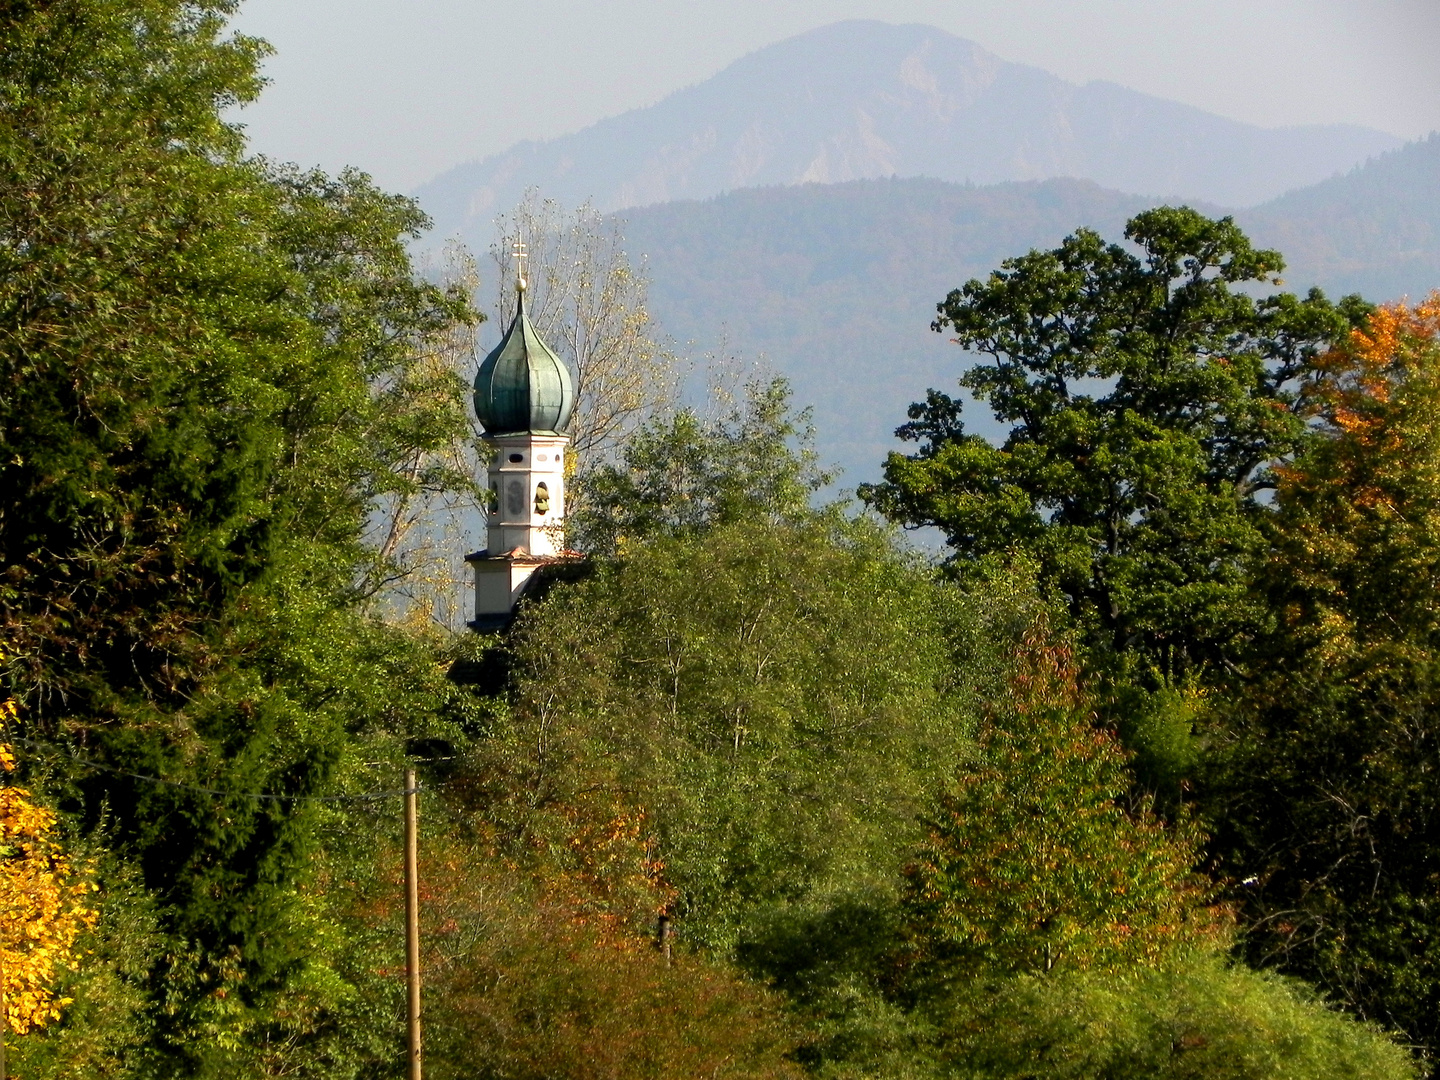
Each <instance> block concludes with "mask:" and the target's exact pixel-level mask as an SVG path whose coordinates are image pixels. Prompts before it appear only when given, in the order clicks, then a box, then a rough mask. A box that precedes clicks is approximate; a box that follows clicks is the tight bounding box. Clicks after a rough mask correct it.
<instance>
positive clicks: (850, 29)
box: [417, 21, 1399, 237]
mask: <svg viewBox="0 0 1440 1080" xmlns="http://www.w3.org/2000/svg"><path fill="white" fill-rule="evenodd" d="M1398 144H1399V142H1398V140H1397V139H1395V138H1393V137H1392V136H1389V135H1386V134H1384V133H1382V132H1378V131H1374V130H1370V129H1367V128H1360V127H1353V126H1343V125H1331V126H1320V127H1296V128H1281V129H1276V130H1267V129H1263V128H1259V127H1255V126H1252V125H1249V124H1243V123H1239V122H1237V121H1234V120H1228V119H1225V118H1223V117H1219V116H1215V115H1213V114H1210V113H1206V112H1204V111H1203V110H1200V109H1196V108H1192V107H1190V106H1187V105H1181V104H1178V103H1176V102H1173V101H1166V100H1163V99H1160V98H1156V97H1151V96H1149V95H1146V94H1141V93H1137V92H1136V91H1133V90H1127V89H1125V88H1123V87H1121V86H1116V85H1114V84H1111V83H1100V82H1092V83H1089V84H1087V85H1085V86H1077V85H1075V84H1073V83H1069V82H1066V81H1065V80H1063V79H1060V78H1057V77H1056V76H1054V75H1051V74H1049V73H1047V72H1045V71H1042V70H1040V69H1038V68H1034V67H1027V66H1024V65H1021V64H1013V63H1008V62H1006V61H1004V60H1002V59H1000V58H999V57H996V56H994V55H992V54H991V53H988V52H986V51H985V50H984V49H982V48H981V47H980V46H978V45H976V44H974V43H973V42H969V41H964V40H962V39H960V38H957V37H954V36H952V35H950V34H947V33H945V32H943V31H941V30H937V29H934V28H933V27H928V26H918V25H905V26H896V25H891V24H887V23H880V22H860V21H856V22H843V23H836V24H833V25H831V26H826V27H822V28H820V29H818V30H814V31H811V32H809V33H806V34H802V35H800V36H798V37H794V38H790V39H788V40H786V41H782V42H779V43H777V44H775V45H772V46H769V47H768V48H765V49H761V50H759V51H758V52H755V53H752V54H751V55H749V56H746V57H744V58H742V59H740V60H738V61H736V62H735V63H733V64H731V65H730V66H729V67H727V68H725V69H724V70H723V71H721V72H720V73H719V74H717V75H715V76H713V77H712V78H710V79H707V80H705V81H704V82H702V83H699V84H698V85H695V86H691V87H689V88H687V89H684V90H680V91H678V92H676V93H674V94H671V95H670V96H669V97H667V98H665V99H664V100H662V101H660V102H659V103H657V104H655V105H652V106H650V107H648V108H644V109H636V110H633V111H631V112H628V113H625V114H623V115H621V116H616V117H613V118H611V119H608V120H604V121H601V122H600V123H598V124H595V125H593V126H592V127H589V128H586V129H585V130H583V131H580V132H576V133H574V134H571V135H566V136H564V137H561V138H557V139H553V140H550V141H548V142H526V143H521V144H519V145H518V146H515V147H513V148H511V149H510V150H508V151H506V152H505V153H502V154H499V155H496V156H494V157H491V158H487V159H486V160H484V161H477V162H470V163H468V164H464V165H460V166H458V167H456V168H454V169H452V170H450V171H449V172H446V173H445V174H443V175H441V176H439V177H437V178H435V179H434V180H432V181H430V182H429V183H427V184H426V185H424V186H423V187H422V188H420V189H419V191H418V192H417V194H418V195H419V196H420V198H421V200H422V202H423V203H424V205H425V206H426V208H427V209H428V210H429V212H430V213H431V214H432V215H433V216H434V217H435V219H436V224H437V229H438V231H439V233H440V235H442V236H447V237H448V236H452V235H462V236H467V237H473V234H474V233H476V232H477V231H479V232H483V231H485V230H487V229H488V227H489V223H490V221H491V219H492V218H493V217H494V215H495V214H496V213H497V212H499V211H502V210H506V209H508V208H509V207H511V206H513V205H514V204H515V203H516V202H518V201H519V199H520V197H521V195H522V193H523V192H524V190H525V189H526V188H527V187H529V186H531V185H535V186H538V187H539V188H540V189H541V190H542V191H543V192H544V193H545V194H546V195H547V196H550V197H552V198H556V199H559V200H560V201H561V202H565V203H567V204H572V205H574V204H578V203H580V202H583V201H585V200H587V199H589V200H593V201H594V202H595V204H596V205H597V206H598V207H600V208H601V209H605V210H611V209H618V208H622V207H630V206H639V205H646V204H651V203H659V202H668V201H672V200H677V199H697V198H707V197H709V196H712V195H716V194H719V193H722V192H726V191H731V190H735V189H738V188H746V187H758V186H764V185H774V184H802V183H806V182H812V181H813V182H821V183H837V182H843V181H847V180H857V179H865V178H875V177H888V176H901V177H913V176H925V177H932V178H935V179H941V180H950V181H956V182H961V183H964V182H967V181H968V182H972V183H975V184H994V183H999V182H1003V181H1013V180H1042V179H1047V178H1051V177H1076V178H1082V179H1089V180H1094V181H1095V182H1096V183H1098V184H1100V185H1101V186H1103V187H1109V188H1114V189H1116V190H1119V191H1126V192H1132V193H1139V194H1144V195H1152V196H1170V197H1178V198H1186V199H1204V200H1209V201H1211V202H1216V203H1222V204H1225V205H1230V206H1246V205H1251V204H1255V203H1259V202H1262V201H1264V200H1266V199H1270V198H1273V197H1275V196H1277V195H1279V194H1281V193H1282V192H1284V191H1288V190H1290V189H1291V188H1296V187H1300V186H1304V185H1307V184H1313V183H1315V182H1316V181H1318V180H1321V179H1324V178H1325V177H1327V176H1330V175H1332V174H1333V173H1335V172H1337V171H1344V170H1346V169H1349V168H1351V167H1352V166H1354V165H1356V164H1358V163H1360V162H1362V161H1364V160H1365V159H1366V158H1367V157H1369V156H1371V155H1374V154H1378V153H1380V152H1382V151H1385V150H1388V149H1391V148H1393V147H1395V146H1397V145H1398Z"/></svg>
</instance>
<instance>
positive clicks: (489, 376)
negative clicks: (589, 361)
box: [465, 244, 575, 630]
mask: <svg viewBox="0 0 1440 1080" xmlns="http://www.w3.org/2000/svg"><path fill="white" fill-rule="evenodd" d="M515 256H516V261H517V263H518V264H519V266H520V269H519V271H518V273H517V275H516V278H517V280H516V290H517V294H518V295H517V296H516V301H517V302H516V305H515V318H514V320H513V321H512V322H511V323H510V329H508V330H507V331H506V332H505V337H504V338H502V339H501V341H500V344H499V345H497V346H496V347H495V349H494V350H493V351H492V352H491V353H490V355H489V356H487V357H485V360H484V362H483V363H482V364H481V365H480V370H479V372H478V373H477V374H476V376H475V415H476V416H477V417H479V419H480V423H481V424H483V425H484V426H485V439H486V441H488V442H489V443H490V445H491V446H492V447H493V448H494V450H495V456H494V458H493V459H492V460H491V463H490V474H489V488H490V508H489V513H488V515H487V521H486V546H485V550H484V551H480V552H476V553H475V554H474V555H469V556H467V557H466V560H465V561H466V562H468V563H470V565H471V566H472V567H474V569H475V619H474V621H473V622H472V623H471V626H473V627H474V628H475V629H477V630H493V629H500V628H502V627H504V626H505V625H507V624H508V623H509V621H510V618H511V615H512V614H513V612H514V610H515V605H516V604H517V603H518V602H519V600H520V597H521V595H522V594H523V593H524V591H525V588H526V586H527V585H528V584H529V583H530V581H531V579H532V577H533V576H534V575H535V573H536V572H537V571H539V570H540V569H542V568H543V567H545V566H546V565H548V564H551V563H555V562H560V561H568V560H569V559H570V558H573V556H570V555H568V554H567V553H566V551H565V462H566V457H567V456H568V455H569V452H570V437H569V436H568V435H565V434H564V430H565V425H566V424H568V423H569V422H570V414H571V412H572V411H574V408H575V381H574V379H572V378H571V376H570V369H569V368H568V367H566V366H565V363H564V361H562V360H561V359H560V358H559V357H558V356H556V355H555V353H554V352H553V351H552V350H551V349H550V347H549V346H548V345H546V344H545V343H544V342H543V341H541V340H540V336H539V335H538V334H537V333H536V332H535V328H534V327H533V326H531V325H530V317H529V315H528V314H527V313H526V310H525V289H526V281H525V273H524V269H523V267H524V263H523V260H524V258H525V245H524V244H516V245H515Z"/></svg>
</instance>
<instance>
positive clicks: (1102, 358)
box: [862, 208, 1363, 677]
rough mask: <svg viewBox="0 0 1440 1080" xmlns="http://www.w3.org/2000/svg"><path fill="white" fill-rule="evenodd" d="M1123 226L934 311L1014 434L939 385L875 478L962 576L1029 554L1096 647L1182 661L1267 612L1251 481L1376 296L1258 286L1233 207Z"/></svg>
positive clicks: (1263, 476)
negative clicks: (1259, 591) (927, 530)
mask: <svg viewBox="0 0 1440 1080" xmlns="http://www.w3.org/2000/svg"><path fill="white" fill-rule="evenodd" d="M1125 238H1126V239H1127V240H1128V241H1130V243H1131V245H1133V247H1127V246H1122V245H1118V244H1107V243H1105V242H1104V240H1102V238H1101V237H1100V236H1099V235H1097V234H1096V233H1094V232H1091V231H1089V230H1084V229H1082V230H1080V231H1078V232H1076V233H1075V235H1073V236H1071V237H1069V238H1068V239H1066V240H1065V241H1064V243H1062V244H1061V246H1060V247H1058V248H1056V249H1055V250H1053V251H1033V252H1031V253H1030V254H1028V255H1023V256H1020V257H1018V258H1014V259H1009V260H1007V261H1006V262H1005V263H1004V264H1003V265H1002V267H1001V269H1000V270H997V271H995V272H994V273H992V274H991V275H990V277H989V278H988V279H987V280H984V281H980V280H973V281H970V282H968V283H967V284H965V285H964V286H963V287H962V288H960V289H956V290H955V291H953V292H951V293H950V295H949V296H948V297H947V298H946V299H945V300H944V302H943V303H941V304H940V305H939V318H938V319H937V320H936V322H935V324H934V325H935V329H937V330H945V329H947V328H948V329H952V330H953V331H954V333H955V335H956V336H955V340H956V342H957V344H959V345H960V346H961V347H963V348H965V349H967V350H970V351H972V352H973V353H976V354H979V361H978V362H977V363H975V364H974V365H973V366H972V367H970V368H969V369H968V370H967V371H966V372H965V373H964V374H963V375H962V376H961V378H960V385H961V386H962V387H963V388H964V389H965V390H966V391H968V392H969V393H970V394H971V395H973V397H974V398H976V399H978V400H979V401H982V402H984V403H986V404H987V405H988V406H989V407H990V409H991V410H992V411H993V413H994V414H995V417H996V419H998V420H999V421H1000V422H1001V423H1002V424H1007V425H1010V431H1009V434H1008V436H1007V438H1006V440H1005V442H1004V443H1003V445H1001V446H995V445H993V444H992V443H990V442H988V441H987V440H986V439H984V438H983V437H981V436H978V435H974V434H970V433H968V432H967V431H966V430H965V426H964V424H963V422H962V420H961V411H962V399H959V398H952V397H950V396H949V395H947V394H943V393H939V392H936V391H931V392H930V394H929V395H928V397H927V399H926V401H925V402H923V403H920V404H917V405H914V406H912V407H911V409H910V417H911V419H910V422H909V423H908V424H906V425H905V426H903V427H902V428H901V429H900V430H899V434H900V436H901V437H902V438H904V439H908V440H911V441H915V442H919V443H920V444H921V445H920V449H919V451H918V452H917V453H915V454H913V455H909V456H905V455H901V454H891V455H890V457H889V459H888V460H887V462H886V465H885V480H884V482H883V483H880V484H877V485H873V486H868V487H866V488H864V489H862V493H863V494H864V496H865V498H866V499H867V500H868V501H869V502H870V503H871V504H872V505H874V506H875V507H877V508H878V509H879V510H881V511H882V512H883V513H884V514H886V515H887V516H888V517H890V518H891V519H892V520H894V521H896V522H900V523H902V524H904V525H905V526H907V527H920V526H935V527H938V528H939V529H940V530H942V531H943V532H944V534H945V538H946V542H947V543H948V544H949V546H950V549H951V558H950V565H951V566H952V568H953V569H954V570H955V571H956V572H957V573H959V574H960V575H962V576H966V575H971V574H974V573H982V572H984V571H983V567H984V565H985V563H986V562H987V560H994V559H997V558H998V559H1004V558H1006V557H1007V556H1011V555H1013V554H1015V553H1023V555H1024V556H1025V557H1026V558H1028V559H1031V560H1033V561H1034V562H1035V563H1036V565H1037V567H1038V570H1039V574H1040V578H1041V581H1042V583H1043V584H1044V585H1045V586H1046V587H1047V588H1050V589H1053V590H1055V591H1056V592H1057V593H1059V594H1060V595H1062V596H1063V597H1064V598H1065V600H1066V601H1067V602H1068V604H1069V605H1070V608H1071V610H1072V611H1073V613H1074V615H1075V616H1076V618H1077V619H1078V620H1079V621H1080V623H1081V625H1082V626H1083V627H1084V628H1085V630H1086V632H1087V640H1088V642H1089V644H1091V645H1092V646H1094V647H1096V648H1098V649H1099V650H1101V651H1102V652H1111V653H1121V654H1127V653H1128V654H1137V655H1138V656H1139V657H1140V658H1141V659H1142V663H1143V665H1144V666H1152V667H1154V668H1156V669H1158V670H1159V672H1160V673H1161V674H1162V675H1164V676H1167V677H1180V676H1183V674H1184V673H1185V672H1186V671H1187V670H1189V669H1191V668H1192V667H1193V666H1194V665H1196V664H1203V663H1208V662H1214V661H1218V660H1222V659H1225V658H1227V657H1229V656H1231V655H1233V649H1232V648H1231V643H1232V641H1233V639H1234V637H1235V635H1236V633H1237V631H1239V630H1241V629H1243V628H1245V627H1248V626H1249V625H1251V624H1252V622H1253V621H1254V619H1255V617H1256V616H1255V612H1254V610H1253V609H1252V606H1251V605H1250V604H1249V602H1248V599H1247V593H1246V588H1245V567H1246V566H1247V564H1248V562H1249V560H1251V559H1253V558H1254V557H1255V555H1256V553H1257V552H1259V551H1263V546H1264V544H1263V533H1262V531H1261V529H1260V522H1259V519H1260V517H1261V516H1262V515H1263V513H1264V510H1263V507H1262V506H1261V505H1260V503H1259V502H1258V501H1257V498H1256V496H1257V494H1258V493H1259V492H1260V491H1262V490H1263V489H1266V488H1268V487H1270V486H1271V482H1272V481H1271V478H1270V474H1269V472H1268V467H1269V465H1270V464H1271V463H1272V462H1274V461H1275V460H1277V459H1279V458H1282V457H1284V456H1285V455H1287V454H1290V453H1291V452H1293V451H1294V450H1295V448H1296V447H1297V446H1298V445H1299V444H1300V442H1301V441H1302V436H1303V433H1304V426H1305V425H1304V421H1303V419H1302V418H1301V417H1299V416H1298V415H1297V414H1296V413H1295V411H1294V409H1293V404H1294V389H1293V384H1294V380H1295V379H1296V378H1297V377H1298V376H1300V375H1301V374H1303V372H1304V371H1305V370H1306V368H1307V366H1308V364H1309V363H1310V362H1311V360H1312V359H1313V357H1314V356H1315V355H1316V354H1317V352H1318V351H1319V350H1321V349H1322V348H1323V347H1324V346H1325V345H1326V344H1327V343H1328V342H1330V341H1332V340H1334V339H1335V338H1336V337H1337V336H1338V335H1340V334H1342V333H1343V332H1344V331H1345V330H1346V329H1347V327H1348V326H1349V325H1350V322H1351V320H1352V319H1353V318H1355V317H1357V315H1358V314H1359V313H1360V311H1361V310H1362V307H1363V305H1361V304H1360V303H1359V301H1358V300H1353V299H1352V300H1347V301H1344V302H1342V303H1341V304H1340V305H1338V306H1337V305H1334V304H1332V303H1330V302H1329V301H1327V300H1326V299H1325V298H1324V297H1323V296H1322V295H1321V294H1320V293H1319V292H1317V291H1312V292H1311V293H1310V294H1309V296H1307V297H1305V298H1303V299H1300V298H1297V297H1295V296H1292V295H1289V294H1284V293H1280V294H1275V295H1271V296H1267V297H1265V298H1263V299H1255V298H1254V296H1253V295H1252V292H1253V288H1254V286H1256V285H1265V284H1269V283H1270V282H1271V281H1272V280H1278V279H1274V275H1276V274H1278V273H1279V272H1280V271H1281V269H1282V265H1283V264H1282V261H1281V258H1280V256H1279V254H1278V253H1276V252H1273V251H1262V250H1257V249H1255V248H1254V247H1252V246H1251V244H1250V242H1249V240H1247V239H1246V237H1245V236H1244V235H1243V234H1242V233H1241V232H1240V230H1239V229H1238V228H1237V227H1236V226H1235V224H1234V223H1233V222H1232V221H1231V220H1230V219H1228V218H1226V219H1222V220H1219V221H1212V220H1209V219H1207V218H1205V217H1203V216H1202V215H1200V214H1198V213H1196V212H1195V211H1193V210H1190V209H1186V208H1180V209H1175V208H1160V209H1156V210H1150V211H1146V212H1145V213H1143V214H1140V215H1138V216H1137V217H1135V218H1134V219H1132V220H1131V222H1130V223H1129V225H1128V226H1127V228H1126V231H1125ZM1136 249H1138V250H1136Z"/></svg>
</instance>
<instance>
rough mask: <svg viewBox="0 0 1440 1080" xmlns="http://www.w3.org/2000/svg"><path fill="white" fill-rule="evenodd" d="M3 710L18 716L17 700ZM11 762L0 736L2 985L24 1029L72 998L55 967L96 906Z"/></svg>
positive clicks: (13, 1019) (70, 959)
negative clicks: (58, 984) (60, 988)
mask: <svg viewBox="0 0 1440 1080" xmlns="http://www.w3.org/2000/svg"><path fill="white" fill-rule="evenodd" d="M4 656H5V654H4V650H3V648H0V661H3V659H4ZM0 712H3V714H4V716H3V719H4V720H9V719H11V718H12V717H14V715H15V706H14V702H13V701H9V700H7V701H5V702H3V704H0ZM14 769H15V754H14V751H13V749H12V748H11V747H10V746H9V745H7V744H5V743H0V991H3V995H4V996H3V1001H4V1005H5V1019H6V1021H7V1022H8V1030H9V1031H13V1032H15V1033H17V1034H21V1035H23V1034H25V1033H26V1032H28V1031H29V1030H30V1029H32V1028H37V1027H44V1026H45V1025H46V1024H48V1023H49V1022H50V1021H52V1020H57V1019H59V1017H60V1010H61V1008H62V1007H63V1006H65V1005H67V1004H69V1001H68V999H66V998H61V997H57V996H56V994H55V991H54V984H55V979H56V975H57V974H58V970H57V969H59V968H61V967H72V966H74V963H75V939H76V938H77V937H78V936H79V934H80V931H81V930H82V929H84V928H85V927H87V926H89V925H91V924H93V923H94V921H95V913H94V912H93V911H91V910H89V909H88V908H86V907H85V904H84V896H85V894H86V893H87V892H88V891H89V888H90V887H89V886H88V885H87V884H85V883H84V882H83V881H80V880H78V879H77V878H76V876H75V874H74V873H73V872H72V870H71V867H70V863H69V860H68V859H67V858H66V857H65V855H64V854H63V853H62V852H61V851H60V850H59V848H58V846H57V845H56V843H55V840H54V837H53V833H54V829H55V815H54V813H52V812H51V811H49V810H46V809H44V808H43V807H40V806H36V805H35V803H34V802H33V801H31V794H30V792H29V791H28V790H26V789H25V788H23V787H17V786H16V785H14V784H10V783H7V782H5V781H6V777H5V774H8V773H11V772H13V771H14Z"/></svg>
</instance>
